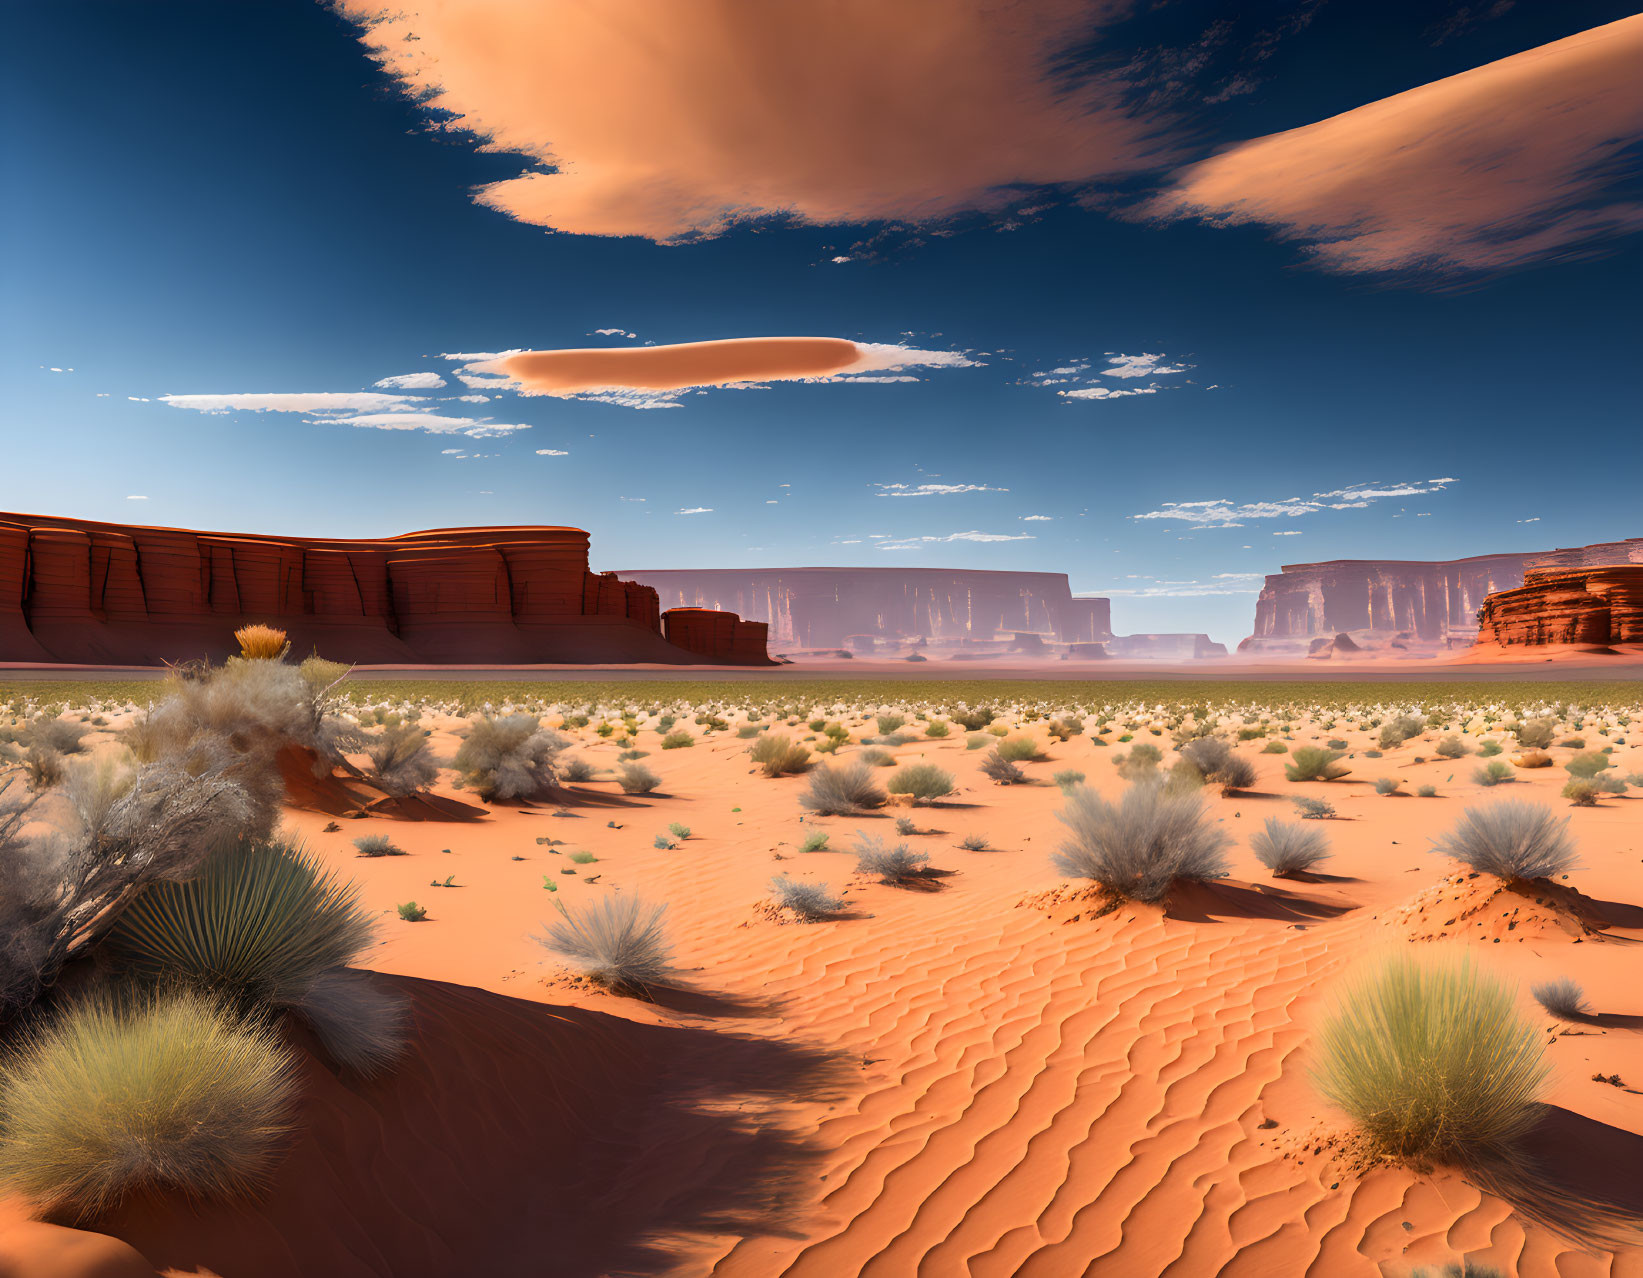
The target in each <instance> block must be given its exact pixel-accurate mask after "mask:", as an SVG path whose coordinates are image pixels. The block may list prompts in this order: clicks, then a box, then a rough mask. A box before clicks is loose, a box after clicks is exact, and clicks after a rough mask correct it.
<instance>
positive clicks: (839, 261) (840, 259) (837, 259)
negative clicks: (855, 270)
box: [828, 253, 856, 266]
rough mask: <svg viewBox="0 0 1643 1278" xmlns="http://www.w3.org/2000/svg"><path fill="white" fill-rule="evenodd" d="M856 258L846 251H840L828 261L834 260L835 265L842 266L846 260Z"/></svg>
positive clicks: (851, 260)
mask: <svg viewBox="0 0 1643 1278" xmlns="http://www.w3.org/2000/svg"><path fill="white" fill-rule="evenodd" d="M855 260H856V259H855V258H853V257H850V256H849V255H847V254H844V253H839V254H837V255H835V256H833V257H831V258H829V259H828V261H830V262H832V263H833V265H834V266H842V265H844V263H846V262H853V261H855Z"/></svg>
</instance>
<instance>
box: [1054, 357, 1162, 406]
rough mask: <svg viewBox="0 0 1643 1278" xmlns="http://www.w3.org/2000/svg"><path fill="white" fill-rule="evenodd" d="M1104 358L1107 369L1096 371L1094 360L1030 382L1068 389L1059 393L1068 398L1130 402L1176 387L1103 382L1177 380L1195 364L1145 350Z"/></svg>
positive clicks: (1063, 367) (1059, 367)
mask: <svg viewBox="0 0 1643 1278" xmlns="http://www.w3.org/2000/svg"><path fill="white" fill-rule="evenodd" d="M1103 358H1104V359H1105V361H1106V367H1104V368H1096V367H1095V362H1094V361H1093V360H1088V359H1080V360H1073V361H1070V362H1069V363H1066V364H1058V365H1056V366H1055V367H1054V368H1046V369H1040V370H1039V371H1038V372H1036V373H1029V374H1028V375H1027V379H1026V381H1027V384H1028V385H1029V386H1043V387H1051V386H1054V387H1065V388H1066V389H1062V390H1057V391H1056V394H1058V395H1060V396H1062V397H1063V398H1064V399H1084V400H1103V399H1128V398H1130V397H1132V396H1135V395H1156V394H1157V393H1158V392H1159V391H1161V390H1170V389H1172V387H1171V386H1169V385H1159V384H1158V383H1156V382H1154V383H1152V384H1151V385H1147V386H1124V387H1116V386H1112V385H1110V384H1108V383H1106V382H1103V381H1102V380H1101V379H1102V378H1103V377H1116V378H1118V379H1119V380H1120V381H1124V382H1129V381H1135V380H1137V379H1139V378H1143V377H1148V378H1157V377H1174V376H1176V375H1178V374H1181V373H1185V372H1187V371H1188V370H1189V369H1191V368H1192V365H1191V364H1181V363H1170V362H1169V357H1168V356H1166V355H1160V354H1157V353H1155V352H1151V351H1143V352H1141V353H1140V354H1139V355H1126V354H1122V353H1114V352H1112V351H1109V352H1107V354H1106V355H1105V356H1103Z"/></svg>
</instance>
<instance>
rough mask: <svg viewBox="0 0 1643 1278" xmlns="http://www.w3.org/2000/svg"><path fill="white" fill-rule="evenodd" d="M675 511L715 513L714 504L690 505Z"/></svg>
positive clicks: (683, 513)
mask: <svg viewBox="0 0 1643 1278" xmlns="http://www.w3.org/2000/svg"><path fill="white" fill-rule="evenodd" d="M641 500H642V499H641ZM673 513H674V514H675V515H711V514H712V513H713V507H712V506H688V507H686V508H685V509H683V510H676V511H674V512H673Z"/></svg>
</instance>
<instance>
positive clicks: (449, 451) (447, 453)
mask: <svg viewBox="0 0 1643 1278" xmlns="http://www.w3.org/2000/svg"><path fill="white" fill-rule="evenodd" d="M462 454H463V450H462V449H460V448H441V449H440V450H439V455H440V456H441V457H460V456H462Z"/></svg>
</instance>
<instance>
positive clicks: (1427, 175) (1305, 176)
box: [1146, 17, 1643, 273]
mask: <svg viewBox="0 0 1643 1278" xmlns="http://www.w3.org/2000/svg"><path fill="white" fill-rule="evenodd" d="M1640 67H1643V17H1633V18H1626V19H1624V20H1622V21H1620V22H1614V23H1610V24H1609V25H1607V26H1603V27H1597V28H1594V29H1593V30H1590V31H1585V32H1582V33H1581V34H1579V35H1575V36H1570V37H1569V38H1568V39H1565V40H1558V41H1556V42H1554V43H1552V44H1548V45H1544V46H1542V47H1541V48H1538V49H1531V50H1529V51H1528V52H1525V53H1519V54H1516V55H1515V56H1513V57H1510V58H1503V59H1502V60H1501V61H1499V62H1491V63H1489V64H1487V65H1486V66H1482V67H1478V68H1476V69H1475V70H1472V71H1467V72H1465V73H1463V74H1461V75H1457V76H1451V77H1450V78H1449V79H1446V80H1438V81H1436V82H1434V83H1432V84H1426V85H1422V86H1421V87H1419V88H1417V89H1411V90H1409V91H1408V92H1406V93H1400V94H1397V95H1396V96H1395V97H1390V98H1386V99H1383V100H1382V101H1379V102H1372V103H1370V104H1369V105H1368V106H1363V107H1359V108H1358V109H1357V110H1354V111H1348V112H1346V113H1345V114H1344V115H1337V116H1335V117H1333V118H1332V119H1328V120H1323V121H1320V122H1319V123H1317V124H1310V125H1307V126H1306V127H1305V128H1300V129H1292V130H1290V131H1289V132H1288V133H1276V134H1273V135H1271V136H1269V137H1264V138H1257V139H1255V140H1253V141H1250V142H1244V143H1241V144H1239V145H1237V146H1234V147H1232V148H1230V149H1229V150H1226V151H1223V152H1222V153H1221V154H1219V155H1216V156H1214V157H1212V158H1210V159H1208V160H1205V161H1203V162H1201V163H1198V164H1194V165H1191V166H1189V167H1188V168H1186V169H1184V170H1183V171H1182V172H1181V173H1180V174H1179V175H1178V177H1177V180H1176V183H1175V185H1174V187H1173V188H1172V189H1170V190H1169V191H1167V192H1165V193H1164V194H1163V195H1161V196H1159V197H1157V198H1156V199H1154V200H1153V201H1151V202H1150V203H1149V204H1148V205H1147V206H1146V209H1147V211H1148V212H1149V213H1150V214H1152V215H1154V216H1160V217H1179V216H1193V215H1196V216H1201V217H1203V218H1205V219H1208V220H1211V221H1217V222H1221V223H1240V222H1265V223H1270V224H1271V225H1273V226H1274V227H1276V228H1277V230H1278V233H1279V234H1280V235H1281V236H1283V237H1284V238H1286V239H1293V240H1299V241H1302V242H1304V243H1305V244H1307V246H1308V252H1309V253H1310V254H1311V255H1312V257H1313V258H1315V259H1316V260H1317V261H1318V262H1319V263H1320V264H1322V265H1325V266H1328V267H1331V268H1333V269H1336V270H1341V271H1353V272H1367V271H1394V270H1412V269H1426V270H1436V271H1440V272H1445V273H1464V272H1477V271H1493V270H1500V269H1503V268H1506V267H1511V266H1516V265H1519V264H1521V263H1524V262H1530V261H1535V260H1540V259H1548V258H1557V257H1563V256H1567V255H1570V254H1571V253H1575V252H1578V251H1580V250H1582V249H1584V248H1586V247H1587V246H1589V245H1590V244H1592V243H1593V242H1594V241H1596V240H1599V239H1602V238H1605V237H1607V236H1611V235H1615V234H1618V233H1621V232H1624V231H1629V230H1636V229H1637V228H1639V227H1643V204H1639V203H1638V202H1637V201H1636V200H1635V199H1624V198H1619V197H1617V196H1611V195H1609V194H1607V193H1606V192H1607V189H1608V187H1609V186H1610V183H1611V181H1612V179H1613V178H1615V177H1616V175H1617V174H1618V173H1620V172H1621V171H1622V170H1623V168H1624V166H1625V159H1624V152H1625V150H1626V148H1628V147H1631V146H1635V144H1636V141H1637V138H1638V137H1639V136H1640V134H1643V73H1640V70H1639V68H1640Z"/></svg>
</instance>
